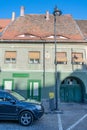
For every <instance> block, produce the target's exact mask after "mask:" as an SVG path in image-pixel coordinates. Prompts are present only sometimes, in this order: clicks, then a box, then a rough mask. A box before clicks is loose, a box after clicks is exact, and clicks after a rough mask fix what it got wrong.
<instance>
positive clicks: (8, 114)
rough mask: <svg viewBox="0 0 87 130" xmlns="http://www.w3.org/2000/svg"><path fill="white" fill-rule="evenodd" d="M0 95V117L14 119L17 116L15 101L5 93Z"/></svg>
mask: <svg viewBox="0 0 87 130" xmlns="http://www.w3.org/2000/svg"><path fill="white" fill-rule="evenodd" d="M1 95H2V97H1V98H2V100H1V101H0V118H5V119H15V118H16V116H17V106H16V102H15V101H14V99H12V97H11V96H10V95H8V94H6V93H2V94H1ZM9 99H10V100H9Z"/></svg>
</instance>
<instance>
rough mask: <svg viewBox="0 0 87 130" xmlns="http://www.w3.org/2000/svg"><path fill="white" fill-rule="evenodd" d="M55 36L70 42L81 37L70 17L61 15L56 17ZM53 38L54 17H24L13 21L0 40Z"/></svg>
mask: <svg viewBox="0 0 87 130" xmlns="http://www.w3.org/2000/svg"><path fill="white" fill-rule="evenodd" d="M56 35H57V38H58V36H63V37H65V38H67V39H71V40H82V39H83V35H82V33H81V31H80V29H79V27H78V25H77V23H76V21H75V20H74V19H73V18H72V16H71V15H61V16H57V17H56ZM50 36H54V17H53V15H50V16H49V20H46V18H45V15H25V16H22V17H19V18H17V19H16V20H15V21H13V22H12V23H11V24H10V25H9V26H8V28H7V29H6V30H5V31H4V33H3V35H2V37H1V39H8V40H10V39H12V40H14V39H19V40H22V39H25V40H35V39H36V40H37V39H46V40H49V39H50V40H52V38H48V37H50Z"/></svg>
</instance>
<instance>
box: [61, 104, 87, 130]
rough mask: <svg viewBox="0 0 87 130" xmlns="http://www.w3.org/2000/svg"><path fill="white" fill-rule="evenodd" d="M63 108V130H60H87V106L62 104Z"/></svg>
mask: <svg viewBox="0 0 87 130" xmlns="http://www.w3.org/2000/svg"><path fill="white" fill-rule="evenodd" d="M61 108H63V114H60V119H61V125H62V129H60V128H59V130H87V104H75V103H74V104H73V103H70V104H62V105H61Z"/></svg>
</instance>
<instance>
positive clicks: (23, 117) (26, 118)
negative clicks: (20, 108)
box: [19, 111, 33, 126]
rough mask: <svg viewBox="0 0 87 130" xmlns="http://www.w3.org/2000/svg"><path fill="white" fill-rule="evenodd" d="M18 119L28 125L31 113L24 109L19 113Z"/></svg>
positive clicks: (31, 119) (30, 120) (30, 121)
mask: <svg viewBox="0 0 87 130" xmlns="http://www.w3.org/2000/svg"><path fill="white" fill-rule="evenodd" d="M19 121H20V123H21V124H22V125H24V126H28V125H30V124H31V123H32V122H33V114H32V113H31V112H29V111H24V112H22V113H21V115H20V117H19Z"/></svg>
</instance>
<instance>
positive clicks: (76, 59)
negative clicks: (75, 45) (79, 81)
mask: <svg viewBox="0 0 87 130" xmlns="http://www.w3.org/2000/svg"><path fill="white" fill-rule="evenodd" d="M72 63H73V64H83V63H84V60H83V53H80V52H72Z"/></svg>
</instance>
